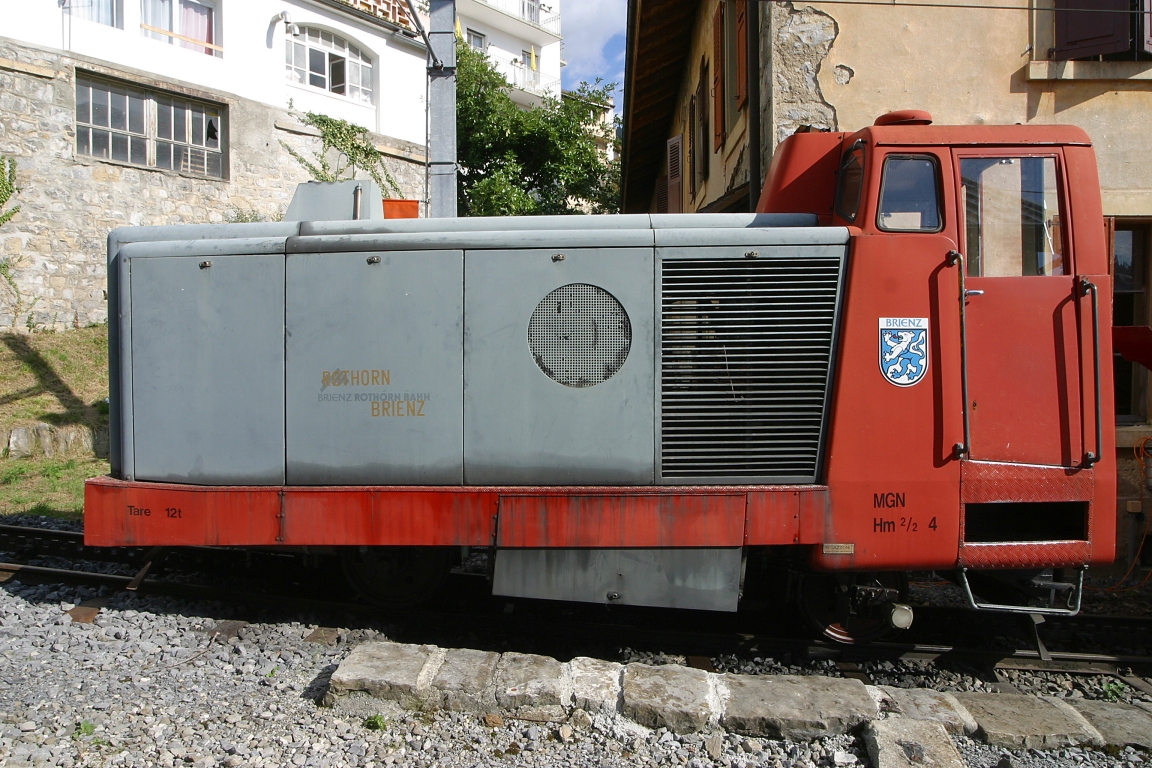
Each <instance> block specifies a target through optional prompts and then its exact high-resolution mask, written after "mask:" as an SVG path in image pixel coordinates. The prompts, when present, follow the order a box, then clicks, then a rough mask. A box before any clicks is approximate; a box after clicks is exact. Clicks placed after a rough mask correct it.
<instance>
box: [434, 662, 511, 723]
mask: <svg viewBox="0 0 1152 768" xmlns="http://www.w3.org/2000/svg"><path fill="white" fill-rule="evenodd" d="M499 661H500V654H498V653H493V652H491V651H475V650H471V649H468V648H453V649H451V650H448V651H447V652H446V653H445V656H444V663H443V664H441V665H440V669H439V671H437V672H436V677H435V678H434V679H433V680H432V687H433V688H435V689H436V690H437V691H439V692H440V701H441V706H443V707H444V708H445V709H450V710H453V711H456V712H492V711H495V709H496V697H495V695H494V690H493V685H494V683H495V677H496V664H497V663H498V662H499Z"/></svg>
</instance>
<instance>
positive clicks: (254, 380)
mask: <svg viewBox="0 0 1152 768" xmlns="http://www.w3.org/2000/svg"><path fill="white" fill-rule="evenodd" d="M167 245H168V244H157V245H156V246H154V247H153V249H152V253H149V255H148V256H144V255H143V254H139V253H137V251H145V252H147V251H148V250H149V249H148V248H147V247H141V246H135V247H133V248H131V249H130V248H128V247H123V248H121V251H120V252H121V258H122V262H121V269H122V274H121V286H122V287H124V288H127V290H126V291H125V298H126V300H127V302H128V303H130V306H129V310H130V313H129V314H128V317H127V323H126V324H125V326H124V327H123V328H122V329H121V330H122V331H123V332H124V337H123V340H124V342H125V347H124V348H122V352H123V351H125V349H127V350H128V352H129V354H128V355H127V356H126V357H127V359H126V360H124V362H125V363H126V368H127V370H129V371H131V372H132V373H133V376H132V379H131V380H130V381H126V382H125V384H126V385H127V386H129V387H130V395H131V409H132V420H131V424H132V453H133V460H134V461H133V463H134V467H133V471H132V474H131V475H129V478H130V479H137V480H153V481H169V482H182V483H193V484H204V485H228V484H256V485H260V484H279V483H283V482H284V345H283V333H284V257H283V256H282V255H255V256H235V255H214V256H212V257H211V259H210V260H209V259H205V258H203V257H202V256H163V255H162V254H164V253H165V251H166V250H168V249H167V248H165V247H164V246H167ZM177 247H179V246H177ZM130 252H131V253H130ZM133 254H134V255H133ZM208 261H210V262H211V266H207V267H203V268H202V267H201V264H206V263H208Z"/></svg>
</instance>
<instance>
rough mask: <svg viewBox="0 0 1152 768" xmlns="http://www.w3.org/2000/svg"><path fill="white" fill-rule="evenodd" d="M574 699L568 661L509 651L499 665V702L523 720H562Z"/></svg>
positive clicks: (497, 673)
mask: <svg viewBox="0 0 1152 768" xmlns="http://www.w3.org/2000/svg"><path fill="white" fill-rule="evenodd" d="M570 699H571V690H570V683H568V681H567V680H566V679H565V675H564V665H562V664H561V663H560V662H558V661H556V659H553V658H551V657H550V656H536V655H535V654H530V653H511V652H509V653H505V654H504V655H503V656H501V657H500V663H499V664H498V665H497V667H496V703H497V704H499V705H500V706H501V707H502V708H503V709H505V710H509V711H510V714H511V715H512V716H514V717H518V718H520V719H523V720H535V721H539V722H550V721H556V722H560V721H562V720H564V719H566V718H567V710H566V707H567V706H568V704H569V701H570Z"/></svg>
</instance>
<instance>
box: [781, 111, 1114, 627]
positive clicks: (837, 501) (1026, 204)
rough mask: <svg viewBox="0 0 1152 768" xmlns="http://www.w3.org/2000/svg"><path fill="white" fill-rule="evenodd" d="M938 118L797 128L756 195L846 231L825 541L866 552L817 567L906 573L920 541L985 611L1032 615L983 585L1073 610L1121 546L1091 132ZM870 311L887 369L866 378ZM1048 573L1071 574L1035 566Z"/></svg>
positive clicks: (1106, 292)
mask: <svg viewBox="0 0 1152 768" xmlns="http://www.w3.org/2000/svg"><path fill="white" fill-rule="evenodd" d="M930 123H931V118H930V116H928V115H927V113H923V112H917V111H912V110H909V111H905V112H898V113H891V114H889V115H885V116H883V117H881V118H880V119H878V120H877V121H876V124H875V125H874V126H871V127H868V128H865V129H864V130H862V131H858V132H856V133H853V134H846V133H816V132H810V133H800V134H797V135H795V136H793V137H791V138H789V139H787V140H786V141H785V142H784V143H783V144H782V145H781V146H780V148H779V150H778V151H777V154H776V156H775V158H774V160H773V164H772V167H771V170H770V172H769V175H768V179H767V181H766V183H765V190H764V193H763V195H762V197H761V200H760V204H759V210H762V211H792V210H797V208H798V207H805V208H807V209H808V210H810V211H811V212H813V213H817V214H818V215H819V217H820V220H821V222H822V223H824V222H826V223H827V224H828V225H833V226H835V225H843V226H847V227H849V228H850V231H851V232H852V246H851V255H850V266H849V280H848V289H847V291H848V295H847V297H846V302H847V307H846V309H847V311H846V314H845V318H844V325H842V326H841V329H842V333H843V336H842V340H841V343H842V346H841V349H842V357H841V360H840V362H839V364H840V368H839V372H838V376H837V381H836V393H835V395H834V398H835V405H834V406H833V413H834V414H835V416H834V424H833V426H832V431H831V436H830V447H829V461H828V473H829V474H828V480H827V481H828V484H829V487H830V494H831V503H832V511H831V514H830V515H828V517H827V518H826V523H827V528H826V530H825V539H826V541H828V542H835V541H837V540H839V539H844V541H845V543H846V544H851V545H853V547H852V548H853V549H854V551H853V552H851V553H842V552H840V551H839V549H838V548H834V551H829V547H828V546H827V544H826V545H824V546H823V547H821V548H819V549H817V550H815V551H814V552H813V555H812V562H813V565H814V566H815V567H816V568H819V569H822V570H830V571H840V570H855V569H859V568H860V567H861V566H862V565H863V562H861V560H862V559H865V560H866V561H867V562H869V563H870V564H871V565H873V566H876V567H880V568H890V567H898V566H896V564H897V563H899V562H907V558H908V551H909V549H915V550H916V551H917V552H918V554H919V555H920V556H921V557H923V558H924V559H925V560H928V559H935V558H936V557H940V565H938V566H935V567H936V568H938V569H940V570H941V571H951V572H952V573H953V574H954V578H955V579H956V580H957V582H958V583H960V584H961V585H963V586H964V587H965V588H966V589H967V591H968V595H969V599H970V602H971V603H972V605H973V606H974V607H989V608H991V607H998V608H1000V609H1003V610H1021V611H1024V610H1027V611H1030V612H1036V610H1037V609H1038V606H1037V605H1035V604H1033V605H1031V607H1028V608H1025V607H1024V606H1022V605H999V606H993V605H990V604H987V603H985V602H983V601H982V600H979V599H978V598H977V597H976V596H975V595H974V594H973V587H974V586H977V585H980V588H981V591H983V592H984V593H985V594H988V595H990V596H991V595H999V596H1003V595H1004V594H1005V593H1011V592H1016V593H1017V597H1018V598H1019V597H1022V596H1023V595H1025V594H1029V593H1032V594H1035V593H1036V592H1037V591H1038V590H1039V591H1041V592H1044V593H1046V594H1047V595H1048V597H1049V601H1048V608H1051V609H1052V610H1055V611H1069V610H1075V609H1076V607H1077V606H1078V601H1079V594H1080V585H1081V584H1082V579H1083V569H1084V568H1085V567H1086V566H1087V565H1089V564H1092V563H1099V564H1103V563H1109V562H1111V561H1112V559H1113V557H1114V554H1115V552H1114V550H1115V516H1114V514H1113V510H1114V509H1115V471H1116V470H1115V464H1114V460H1115V457H1114V453H1113V452H1112V451H1109V450H1108V449H1107V446H1110V445H1113V444H1114V439H1115V438H1114V420H1113V419H1112V418H1111V414H1112V412H1113V405H1112V382H1111V366H1110V365H1103V364H1102V361H1110V360H1111V359H1112V350H1111V344H1110V341H1111V309H1110V308H1111V295H1110V279H1109V274H1108V264H1107V252H1106V244H1105V236H1104V229H1103V217H1102V213H1101V205H1100V196H1099V185H1098V182H1097V175H1096V165H1095V158H1094V154H1093V151H1092V148H1091V142H1090V140H1089V139H1088V136H1087V135H1086V134H1084V132H1083V131H1081V130H1080V129H1078V128H1074V127H1065V126H987V127H985V126H980V127H972V126H964V127H959V126H932V125H930ZM797 191H799V194H797ZM877 325H878V330H877V333H878V339H877V342H878V344H879V347H878V355H879V359H878V367H879V368H880V373H881V375H880V376H876V375H875V373H874V372H873V371H867V370H866V369H867V368H868V367H869V366H870V364H872V363H871V361H870V360H868V359H867V358H869V357H870V356H871V354H873V352H872V351H871V350H867V344H866V343H865V337H866V336H867V335H870V333H871V332H872V330H871V328H872V327H877ZM920 345H922V346H920ZM910 350H911V352H910ZM877 412H879V413H883V414H885V417H883V418H881V419H880V420H879V421H878V420H877V419H876V414H877ZM914 425H915V426H914ZM944 478H946V479H944ZM940 479H944V480H943V482H940ZM945 531H946V532H945ZM942 532H944V533H942ZM864 542H867V543H866V544H864ZM862 544H863V546H862ZM848 548H849V547H848V546H845V547H844V548H843V549H848ZM862 550H863V551H862ZM862 554H863V555H864V558H861V555H862ZM943 560H952V561H953V565H952V568H949V567H948V566H945V565H943ZM1047 568H1056V569H1071V571H1070V573H1071V578H1070V579H1068V580H1067V581H1066V580H1065V579H1064V578H1062V577H1061V575H1060V573H1059V571H1058V572H1057V577H1056V579H1055V582H1053V581H1052V580H1050V579H1049V577H1048V576H1047V575H1044V576H1041V577H1040V578H1039V579H1036V578H1034V577H1036V576H1037V574H1038V572H1040V571H1041V570H1043V569H1047ZM1066 572H1067V571H1066ZM1005 583H1007V584H1008V585H1010V586H1011V588H1009V589H1005V588H1004V585H1005ZM1057 596H1059V598H1060V599H1059V600H1056V597H1057Z"/></svg>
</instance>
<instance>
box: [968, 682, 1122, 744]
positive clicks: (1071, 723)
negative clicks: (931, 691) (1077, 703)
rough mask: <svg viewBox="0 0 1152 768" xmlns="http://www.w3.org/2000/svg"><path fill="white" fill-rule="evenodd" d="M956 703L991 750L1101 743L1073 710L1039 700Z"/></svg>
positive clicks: (988, 698) (1002, 696) (995, 697)
mask: <svg viewBox="0 0 1152 768" xmlns="http://www.w3.org/2000/svg"><path fill="white" fill-rule="evenodd" d="M955 696H956V699H957V700H958V701H959V702H960V703H961V704H962V705H964V708H965V709H967V710H968V712H969V713H970V714H971V715H972V717H973V718H974V719H975V720H976V724H977V725H978V726H979V729H978V731H977V735H978V736H980V737H981V738H982V739H984V741H986V742H988V743H989V744H991V745H992V746H995V747H1004V748H1006V749H1019V748H1021V747H1035V748H1037V749H1059V748H1061V747H1068V746H1076V745H1078V744H1090V745H1092V746H1097V747H1099V746H1103V745H1104V739H1103V738H1102V737H1101V736H1100V733H1099V731H1097V730H1096V729H1095V728H1093V727H1092V726H1091V725H1090V724H1089V723H1088V721H1087V720H1085V719H1084V717H1083V716H1081V715H1080V713H1079V712H1077V711H1076V710H1075V709H1073V708H1072V707H1071V706H1069V705H1068V704H1066V703H1065V702H1063V701H1061V700H1060V699H1053V698H1048V697H1041V696H1021V695H1016V694H1006V693H957V694H955Z"/></svg>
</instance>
